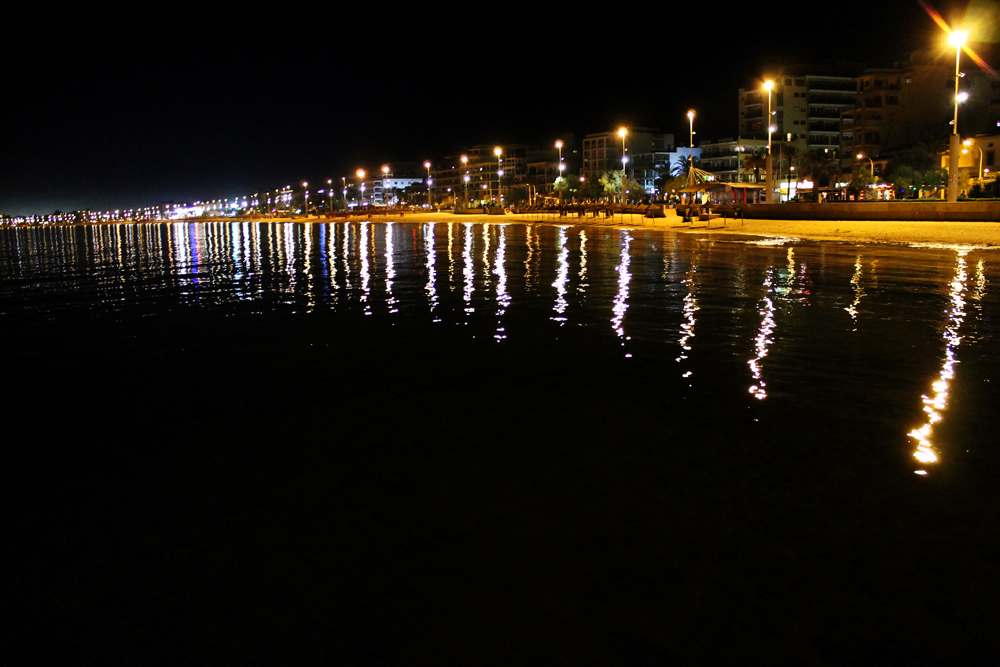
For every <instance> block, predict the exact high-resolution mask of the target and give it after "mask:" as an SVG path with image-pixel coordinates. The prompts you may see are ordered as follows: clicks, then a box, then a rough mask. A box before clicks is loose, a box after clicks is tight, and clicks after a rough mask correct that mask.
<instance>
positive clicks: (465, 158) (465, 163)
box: [461, 155, 469, 208]
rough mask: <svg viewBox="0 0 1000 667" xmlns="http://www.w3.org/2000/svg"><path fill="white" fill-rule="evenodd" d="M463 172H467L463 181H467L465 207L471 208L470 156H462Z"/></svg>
mask: <svg viewBox="0 0 1000 667" xmlns="http://www.w3.org/2000/svg"><path fill="white" fill-rule="evenodd" d="M461 159H462V171H463V172H465V176H464V177H463V179H462V180H464V181H465V207H466V208H468V207H469V156H468V155H463V156H462V158H461Z"/></svg>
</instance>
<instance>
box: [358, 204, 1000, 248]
mask: <svg viewBox="0 0 1000 667" xmlns="http://www.w3.org/2000/svg"><path fill="white" fill-rule="evenodd" d="M673 213H674V212H673V210H670V211H668V217H666V218H658V219H655V218H641V217H639V216H636V215H633V216H628V215H624V216H620V215H619V216H614V217H613V218H572V217H565V218H560V217H558V215H545V216H539V215H516V214H507V215H503V216H500V215H481V214H480V215H456V214H453V213H450V212H443V213H407V214H405V216H404V217H402V218H401V219H400V218H397V219H399V220H401V221H402V222H476V223H494V224H498V223H531V224H554V225H586V226H593V227H621V228H627V229H647V228H648V229H659V230H663V231H667V232H673V233H678V234H745V235H750V236H771V237H795V238H801V239H817V240H825V241H847V242H851V243H899V244H906V245H912V244H921V245H923V244H928V245H962V246H975V247H990V246H992V247H1000V223H997V222H887V221H874V220H873V221H869V222H859V221H843V220H841V221H822V220H794V221H788V220H745V221H741V220H723V219H721V218H718V219H714V220H712V221H711V222H703V221H702V222H699V221H695V222H693V223H685V222H683V219H682V218H680V217H677V216H676V215H673ZM383 219H386V220H391V219H393V216H391V215H390V216H386V217H385V218H382V217H379V218H374V220H383Z"/></svg>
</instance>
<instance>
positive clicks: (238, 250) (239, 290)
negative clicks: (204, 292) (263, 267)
mask: <svg viewBox="0 0 1000 667" xmlns="http://www.w3.org/2000/svg"><path fill="white" fill-rule="evenodd" d="M246 224H247V223H245V222H243V223H240V222H231V223H229V225H228V227H229V232H230V234H231V243H230V246H229V247H230V250H231V251H232V260H233V280H232V285H233V295H234V296H235V297H236V299H237V300H238V301H242V300H243V299H245V298H246V293H245V292H244V291H243V278H244V268H245V263H246V261H247V259H246V257H245V255H244V252H245V251H244V246H243V243H242V240H243V239H242V236H243V234H242V231H243V229H244V228H245V226H246Z"/></svg>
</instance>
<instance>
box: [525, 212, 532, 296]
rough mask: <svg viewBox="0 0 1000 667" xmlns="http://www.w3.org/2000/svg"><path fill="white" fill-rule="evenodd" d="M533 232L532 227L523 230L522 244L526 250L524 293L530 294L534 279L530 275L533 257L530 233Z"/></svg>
mask: <svg viewBox="0 0 1000 667" xmlns="http://www.w3.org/2000/svg"><path fill="white" fill-rule="evenodd" d="M533 231H534V225H528V226H527V227H526V228H525V230H524V244H525V247H526V248H527V253H526V255H525V258H524V291H525V292H530V291H531V286H532V284H533V283H534V279H533V276H532V273H531V260H532V259H533V258H534V256H535V249H534V247H533V239H532V232H533Z"/></svg>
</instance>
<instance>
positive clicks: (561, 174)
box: [556, 139, 566, 204]
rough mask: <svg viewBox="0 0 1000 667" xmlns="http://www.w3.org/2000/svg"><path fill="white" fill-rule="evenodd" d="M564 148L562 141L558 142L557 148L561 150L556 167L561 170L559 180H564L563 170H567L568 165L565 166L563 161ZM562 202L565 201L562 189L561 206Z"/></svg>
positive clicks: (560, 194) (560, 191)
mask: <svg viewBox="0 0 1000 667" xmlns="http://www.w3.org/2000/svg"><path fill="white" fill-rule="evenodd" d="M562 147H563V142H562V139H560V140H558V141H556V148H557V149H559V164H558V165H557V167H556V168H557V169H558V170H559V176H558V178H562V176H563V170H565V169H566V165H564V164H563V161H562ZM562 200H563V193H562V189H560V190H559V203H560V204H562Z"/></svg>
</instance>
